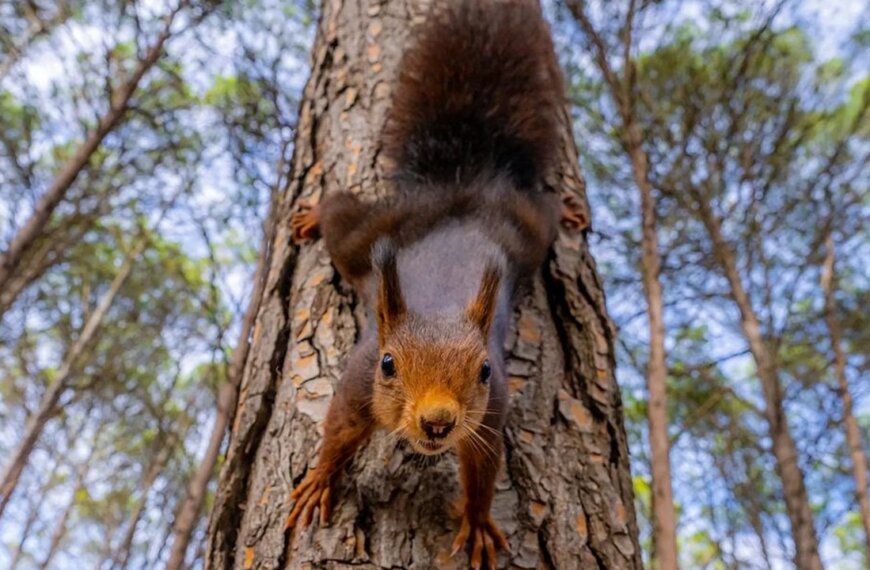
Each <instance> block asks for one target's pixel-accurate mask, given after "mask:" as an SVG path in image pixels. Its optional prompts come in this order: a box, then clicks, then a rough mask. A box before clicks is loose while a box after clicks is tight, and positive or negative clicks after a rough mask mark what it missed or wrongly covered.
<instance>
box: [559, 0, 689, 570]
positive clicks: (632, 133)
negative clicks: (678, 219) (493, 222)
mask: <svg viewBox="0 0 870 570" xmlns="http://www.w3.org/2000/svg"><path fill="white" fill-rule="evenodd" d="M568 7H569V9H570V10H571V13H572V14H573V15H574V17H575V18H576V19H577V22H578V23H579V24H580V27H581V28H582V29H583V32H584V33H585V34H586V36H587V37H588V38H589V43H590V44H591V46H592V50H593V53H594V54H595V61H596V64H597V65H598V68H599V70H600V71H601V74H602V76H603V77H604V80H605V83H606V84H607V86H608V88H609V90H610V95H611V98H612V99H613V102H614V105H615V106H616V107H617V109H618V110H619V117H620V120H621V125H619V129H620V134H621V138H622V140H623V142H624V145H625V150H626V152H627V154H628V158H629V160H630V162H631V172H632V176H633V177H634V183H635V186H637V189H638V192H639V193H640V210H641V279H642V281H643V291H644V297H645V300H646V305H647V321H648V325H649V359H648V361H647V367H646V384H647V391H648V397H649V400H648V402H647V421H648V424H649V446H650V472H651V475H652V482H651V483H652V485H651V486H652V523H653V552H652V564H653V567H654V568H658V569H659V570H677V568H678V567H679V566H678V559H677V515H676V512H675V509H674V496H673V490H672V487H671V464H670V437H669V435H668V398H667V378H668V369H667V361H666V353H665V324H664V300H663V295H662V285H661V281H660V278H659V274H660V272H661V258H660V255H659V240H658V230H657V225H658V222H657V214H656V196H655V194H654V192H653V187H652V184H651V183H650V179H649V157H648V156H647V153H646V151H644V149H643V135H642V133H641V128H640V125H639V124H638V122H637V114H636V111H635V110H636V100H637V93H636V92H635V89H634V61H633V59H632V56H631V48H632V40H631V38H632V31H633V26H634V15H635V10H636V5H635V2H634V1H633V0H632V1H630V2H629V7H628V10H627V15H626V19H625V23H624V25H623V32H622V42H623V56H624V62H625V63H624V65H623V69H622V75H618V74H617V73H616V71H615V70H614V69H613V66H612V65H611V63H610V60H609V57H608V54H607V51H606V49H605V46H604V42H603V40H602V38H601V36H600V34H599V33H598V31H597V30H596V29H595V27H594V26H593V25H592V22H591V20H590V19H589V17H588V15H587V13H586V8H585V4H584V3H583V2H580V1H576V2H575V1H569V2H568Z"/></svg>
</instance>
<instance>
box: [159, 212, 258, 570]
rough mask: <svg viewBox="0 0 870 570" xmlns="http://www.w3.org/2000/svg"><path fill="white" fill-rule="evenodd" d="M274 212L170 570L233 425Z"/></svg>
mask: <svg viewBox="0 0 870 570" xmlns="http://www.w3.org/2000/svg"><path fill="white" fill-rule="evenodd" d="M274 214H275V212H270V216H269V218H268V220H267V221H266V224H265V227H264V232H263V241H262V243H261V245H260V254H259V257H258V261H257V268H256V270H255V271H254V289H253V291H252V292H251V300H250V301H249V302H248V307H247V309H246V310H245V315H244V317H243V318H242V329H241V333H240V335H239V344H238V345H237V346H236V349H235V350H234V351H233V356H232V359H231V360H230V365H229V368H228V369H227V379H226V382H224V384H223V385H222V386H221V389H220V391H219V392H218V397H217V410H216V412H215V420H214V426H212V431H211V436H210V437H209V442H208V447H207V448H206V450H205V455H204V456H203V458H202V461H201V462H200V464H199V466H198V467H197V468H196V471H195V472H194V474H193V476H192V477H191V478H190V482H189V483H188V487H187V495H186V496H185V498H184V502H183V503H182V505H181V509H180V510H179V511H178V515H177V516H176V517H175V522H174V523H173V525H172V535H173V539H172V550H171V551H170V554H169V561H168V562H167V563H166V570H179V569H180V568H182V567H183V566H184V558H185V554H186V553H187V547H188V544H189V543H190V537H191V535H192V534H193V530H194V528H195V527H196V523H197V521H198V518H199V513H200V510H201V509H202V503H203V500H204V499H205V494H206V490H207V488H208V483H209V481H211V476H212V473H213V472H214V467H215V464H216V463H217V460H218V456H219V455H220V449H221V445H222V444H223V441H224V436H225V435H226V432H227V427H228V426H229V424H230V421H231V418H232V416H233V413H234V412H235V410H236V403H237V401H238V397H239V385H240V384H241V378H242V372H243V371H244V367H245V361H246V360H247V358H248V351H249V350H250V347H251V332H252V330H253V328H254V318H255V317H256V316H257V310H258V309H259V307H260V301H261V299H262V298H263V289H264V287H265V272H266V268H267V267H268V265H269V258H270V253H271V245H272V233H273V228H274V226H275V220H274Z"/></svg>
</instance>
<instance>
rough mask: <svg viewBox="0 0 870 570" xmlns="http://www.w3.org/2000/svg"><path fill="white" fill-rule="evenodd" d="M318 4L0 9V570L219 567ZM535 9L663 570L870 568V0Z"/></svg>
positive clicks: (125, 0) (645, 530)
mask: <svg viewBox="0 0 870 570" xmlns="http://www.w3.org/2000/svg"><path fill="white" fill-rule="evenodd" d="M316 4H317V3H315V2H313V1H310V2H309V1H302V0H242V1H239V2H219V1H217V0H156V1H153V2H150V1H149V2H137V1H134V0H23V1H16V0H0V475H2V480H0V567H4V568H6V567H14V568H79V567H99V568H152V567H154V568H157V567H165V566H167V565H168V566H169V567H171V568H185V567H201V565H202V559H203V549H204V545H203V539H204V536H205V525H206V518H207V517H206V516H205V513H207V512H208V510H209V509H210V506H211V501H212V492H213V490H214V485H215V479H216V474H217V471H218V468H219V466H220V464H221V458H222V453H223V452H224V450H225V448H226V434H227V432H228V428H229V426H230V425H231V423H232V413H233V410H234V409H235V406H236V400H237V397H238V387H239V375H240V371H241V369H242V367H243V366H244V363H245V360H246V357H247V347H248V341H249V337H250V335H251V323H252V321H253V316H254V315H255V313H256V310H257V305H258V302H259V298H260V297H261V295H262V289H263V281H264V278H263V273H264V269H263V268H264V267H268V266H269V256H270V251H269V247H268V244H269V243H270V241H271V239H270V236H271V235H272V232H273V227H274V221H271V220H268V219H267V215H266V214H267V212H268V211H269V205H270V204H271V203H273V202H275V201H276V200H278V199H279V196H280V194H281V193H282V192H283V191H284V189H285V188H286V187H287V178H288V176H289V161H290V157H291V154H292V151H293V144H292V141H293V136H294V133H295V126H296V125H295V122H296V117H297V112H298V108H297V107H298V100H299V97H300V93H301V88H302V86H303V85H304V82H305V80H306V78H307V75H308V73H309V54H308V50H309V49H310V44H311V41H312V39H313V30H314V25H315V23H316V21H317V17H318V6H317V5H316ZM372 4H377V2H372ZM544 5H545V9H546V12H547V14H548V16H549V17H550V18H551V21H552V22H553V28H554V37H555V39H556V43H557V47H558V49H559V52H560V56H561V57H562V60H563V63H564V69H565V74H566V79H567V82H568V84H569V86H570V91H571V97H572V103H573V109H572V110H573V115H574V119H575V127H576V129H575V130H576V140H577V143H578V147H579V148H580V152H581V155H582V158H581V164H582V167H583V171H584V174H585V175H586V177H587V182H588V191H589V198H590V202H591V207H592V214H593V215H592V222H593V226H592V231H591V232H590V233H589V236H588V237H589V239H590V241H591V243H592V247H593V253H594V254H595V255H596V259H597V261H598V263H599V269H600V271H601V272H602V274H603V276H604V280H605V285H604V286H605V291H606V292H607V295H608V304H609V310H610V314H611V316H612V317H613V319H614V321H615V323H616V325H617V327H618V329H619V337H618V339H619V348H620V350H619V354H618V357H619V366H620V372H619V379H620V382H621V386H622V389H623V397H624V400H625V404H626V405H625V414H626V425H627V427H628V429H629V439H630V444H631V447H632V452H633V455H632V470H633V474H634V491H635V495H636V501H637V509H638V514H639V516H640V523H641V543H642V545H643V546H644V551H645V558H646V560H647V563H648V564H649V565H650V567H653V568H662V569H668V570H670V569H671V568H674V567H676V566H680V567H682V568H690V569H694V568H710V569H719V568H723V569H725V568H760V569H774V568H776V569H778V568H791V567H798V568H801V569H810V568H819V567H821V566H824V567H826V568H836V569H843V570H850V569H856V570H857V569H860V568H866V567H867V565H868V564H870V506H868V497H867V493H868V489H867V452H868V446H870V444H868V440H870V381H868V375H870V369H868V364H870V361H868V355H870V314H868V311H867V307H868V306H870V273H868V271H867V268H866V267H867V260H868V259H870V239H868V233H867V231H868V230H867V228H868V227H870V226H868V223H867V222H868V180H870V77H868V74H867V69H868V65H867V63H868V61H870V29H868V28H867V22H868V21H870V6H868V5H867V3H866V2H864V1H862V0H852V1H849V2H845V1H844V2H827V3H825V2H822V1H819V0H791V1H785V0H781V1H778V2H773V1H763V2H755V1H750V0H697V1H694V0H657V1H648V0H637V1H633V0H620V1H587V2H584V1H579V0H578V1H573V0H557V1H553V2H544ZM639 166H642V168H639ZM644 196H646V198H644ZM642 222H645V223H642ZM650 222H652V223H650ZM644 228H646V230H647V231H644ZM650 229H652V233H650V231H649V230H650ZM264 235H265V236H266V239H265V240H264V239H263V236H264ZM650 236H653V237H654V238H655V241H653V242H651V241H650ZM656 242H657V243H656ZM261 244H262V245H261ZM644 252H646V254H647V255H646V257H645V256H644ZM653 252H654V253H655V256H656V258H657V261H656V264H654V265H650V262H651V261H652V260H653V258H652V257H650V256H649V254H650V253H653ZM645 279H646V280H649V279H656V281H657V282H658V283H659V285H660V289H661V294H660V299H659V309H660V311H661V315H662V319H661V321H660V325H656V321H655V320H650V318H649V315H650V313H649V307H650V306H651V305H650V300H651V297H650V296H649V293H648V292H649V281H647V287H646V288H645V287H644V281H645ZM656 330H660V332H661V337H660V339H658V340H656V339H653V338H652V337H653V336H654V335H651V334H650V331H656ZM657 343H658V344H659V348H655V347H656V345H657ZM651 349H652V350H651ZM656 361H660V362H661V363H663V364H662V365H663V366H664V368H663V369H662V370H663V373H657V374H656V375H655V376H652V375H651V374H650V370H651V365H652V363H653V362H656ZM653 379H655V381H654V382H653ZM648 390H650V391H648ZM652 390H658V391H657V392H655V394H653V392H652ZM651 394H652V395H653V396H654V397H653V401H654V402H664V401H665V400H662V399H661V398H660V396H666V404H663V405H661V406H660V409H659V410H658V412H659V413H658V415H655V414H653V410H652V409H651V408H650V407H649V406H648V401H649V399H650V395H651ZM656 394H658V396H656ZM650 420H652V421H653V423H652V424H651V423H650ZM662 421H664V424H662V423H661V422H662ZM656 422H658V423H656ZM654 436H657V437H658V440H657V441H658V442H659V444H657V445H653V446H652V447H650V445H649V442H650V441H651V440H652V441H656V440H655V439H654ZM651 438H652V439H651ZM662 442H664V443H665V444H666V445H661V444H662ZM662 449H664V455H663V451H662ZM656 465H657V466H659V468H657V469H654V468H653V467H654V466H656ZM662 465H664V466H666V467H669V469H667V470H664V471H663V470H662V469H661V466H662ZM664 482H667V483H669V485H668V487H669V488H672V489H673V491H672V494H673V505H674V509H673V512H672V513H671V514H667V513H666V512H665V513H663V512H662V508H661V507H662V506H663V505H662V500H661V497H662V496H663V495H662V494H661V493H662V491H661V489H662V488H663V487H662V485H663V484H664ZM657 498H658V500H659V504H658V505H656V499H657ZM666 504H671V501H667V500H666ZM663 530H664V531H665V532H664V533H663ZM668 530H669V531H670V532H671V533H672V536H674V537H675V538H676V539H675V540H674V541H673V544H672V546H673V548H670V547H669V546H668V545H667V544H666V543H665V541H670V540H672V539H669V538H668V536H669V534H668V532H667V531H668ZM669 551H670V552H675V553H676V561H675V562H673V561H671V558H670V557H669V554H668V553H669Z"/></svg>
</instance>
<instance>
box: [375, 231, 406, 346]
mask: <svg viewBox="0 0 870 570" xmlns="http://www.w3.org/2000/svg"><path fill="white" fill-rule="evenodd" d="M372 265H373V266H374V269H375V272H376V274H377V277H378V296H377V307H376V313H377V323H378V340H379V342H380V344H381V346H383V345H384V341H385V340H386V337H387V336H388V335H389V334H390V332H392V331H393V330H395V328H396V325H398V324H399V322H400V321H401V320H402V318H403V317H404V316H405V312H406V308H405V299H404V297H402V288H401V285H400V284H399V270H398V266H397V265H396V246H395V244H394V243H393V242H392V241H391V240H389V239H380V240H378V241H377V242H375V244H374V246H373V247H372Z"/></svg>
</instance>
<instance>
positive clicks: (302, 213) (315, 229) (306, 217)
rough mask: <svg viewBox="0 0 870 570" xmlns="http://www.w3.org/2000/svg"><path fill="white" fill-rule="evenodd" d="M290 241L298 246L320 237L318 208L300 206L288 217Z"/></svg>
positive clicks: (305, 205) (307, 205) (306, 205)
mask: <svg viewBox="0 0 870 570" xmlns="http://www.w3.org/2000/svg"><path fill="white" fill-rule="evenodd" d="M290 231H291V240H292V241H293V243H295V244H297V245H299V244H301V243H305V242H307V241H313V240H316V239H317V238H318V237H320V206H311V205H309V204H300V205H299V210H298V211H297V212H296V213H295V214H293V215H292V216H291V217H290Z"/></svg>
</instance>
